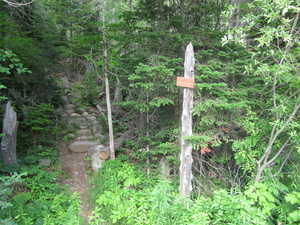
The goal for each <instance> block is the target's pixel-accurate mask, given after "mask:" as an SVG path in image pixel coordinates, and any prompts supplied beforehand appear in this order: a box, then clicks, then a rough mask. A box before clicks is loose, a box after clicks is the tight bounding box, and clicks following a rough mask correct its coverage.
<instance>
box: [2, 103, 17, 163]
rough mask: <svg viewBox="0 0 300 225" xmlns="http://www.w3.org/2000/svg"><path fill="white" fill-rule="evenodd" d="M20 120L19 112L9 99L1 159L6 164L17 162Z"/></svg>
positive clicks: (4, 123)
mask: <svg viewBox="0 0 300 225" xmlns="http://www.w3.org/2000/svg"><path fill="white" fill-rule="evenodd" d="M17 130H18V121H17V113H16V112H15V111H14V109H13V108H12V107H11V102H10V101H9V102H8V103H7V105H6V111H5V114H4V120H3V131H2V134H3V136H2V140H1V151H0V152H1V154H0V156H1V160H2V161H3V163H4V165H8V164H17V154H16V143H17Z"/></svg>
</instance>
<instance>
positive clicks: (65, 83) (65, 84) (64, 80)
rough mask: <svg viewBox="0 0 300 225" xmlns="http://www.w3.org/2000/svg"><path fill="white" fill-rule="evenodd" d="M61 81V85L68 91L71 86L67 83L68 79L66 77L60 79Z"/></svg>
mask: <svg viewBox="0 0 300 225" xmlns="http://www.w3.org/2000/svg"><path fill="white" fill-rule="evenodd" d="M61 80H62V83H63V85H64V86H65V87H66V88H68V89H70V88H71V86H72V85H71V82H70V81H69V78H68V77H62V78H61Z"/></svg>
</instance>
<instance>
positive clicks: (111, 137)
mask: <svg viewBox="0 0 300 225" xmlns="http://www.w3.org/2000/svg"><path fill="white" fill-rule="evenodd" d="M102 16H103V18H102V19H103V58H104V65H103V67H104V79H105V93H106V105H107V120H108V129H109V147H110V158H111V159H112V160H114V159H115V147H114V133H113V125H112V113H111V103H110V91H109V81H108V58H107V57H108V56H107V40H106V33H105V14H104V8H103V15H102Z"/></svg>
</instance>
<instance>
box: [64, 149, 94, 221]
mask: <svg viewBox="0 0 300 225" xmlns="http://www.w3.org/2000/svg"><path fill="white" fill-rule="evenodd" d="M87 157H88V154H87V153H74V152H72V151H70V150H68V145H67V144H62V146H60V160H61V166H62V170H63V172H64V173H65V175H64V176H62V177H61V180H60V184H61V185H69V190H70V191H71V192H78V194H79V197H80V201H81V210H82V211H81V212H80V213H79V216H80V217H83V218H84V221H85V224H87V222H88V220H89V216H90V215H91V207H90V205H89V198H88V191H89V187H88V186H89V185H88V180H89V176H90V175H88V174H87V171H88V170H90V161H87V160H86V159H87Z"/></svg>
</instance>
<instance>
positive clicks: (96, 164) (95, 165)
mask: <svg viewBox="0 0 300 225" xmlns="http://www.w3.org/2000/svg"><path fill="white" fill-rule="evenodd" d="M91 158H92V170H93V171H94V173H98V172H99V169H100V168H101V167H102V163H103V162H104V161H105V160H102V159H100V157H99V154H98V153H94V154H93V155H92V157H91Z"/></svg>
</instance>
